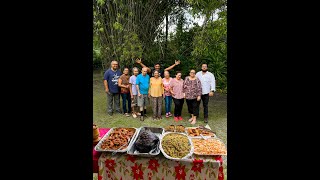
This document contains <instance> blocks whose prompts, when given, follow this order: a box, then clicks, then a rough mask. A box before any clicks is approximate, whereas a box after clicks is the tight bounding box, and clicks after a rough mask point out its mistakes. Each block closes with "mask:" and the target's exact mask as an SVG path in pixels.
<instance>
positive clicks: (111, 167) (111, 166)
mask: <svg viewBox="0 0 320 180" xmlns="http://www.w3.org/2000/svg"><path fill="white" fill-rule="evenodd" d="M105 165H106V167H107V168H108V169H109V170H110V171H113V172H115V171H114V167H115V165H116V163H115V162H114V160H113V159H106V161H105Z"/></svg>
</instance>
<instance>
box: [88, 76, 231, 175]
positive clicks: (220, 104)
mask: <svg viewBox="0 0 320 180" xmlns="http://www.w3.org/2000/svg"><path fill="white" fill-rule="evenodd" d="M120 107H122V106H121V105H120ZM173 109H174V104H172V107H171V112H172V113H173ZM164 110H165V109H164V103H163V108H162V112H163V113H162V114H164ZM147 115H148V118H146V119H145V120H144V121H140V120H139V118H136V119H135V118H133V117H132V116H130V117H126V116H124V115H121V114H116V113H115V114H114V115H113V116H109V115H108V114H107V97H106V93H105V92H104V86H103V75H102V73H101V72H100V71H94V74H93V122H94V123H95V124H97V125H98V127H109V128H111V127H141V126H149V127H165V126H168V125H170V124H174V125H177V124H181V125H183V126H185V127H191V126H192V125H191V124H190V123H189V122H188V119H189V114H188V111H187V104H186V102H185V103H184V105H183V110H182V117H183V118H184V120H183V121H179V122H175V121H174V120H173V117H170V118H168V119H167V118H165V117H164V116H163V119H162V120H158V121H154V120H152V118H151V117H152V109H151V106H150V105H149V106H148V107H147ZM208 121H209V122H208V125H209V126H210V127H211V129H212V130H213V131H215V132H216V133H217V136H218V137H219V138H220V139H221V140H222V141H223V142H224V143H225V144H226V145H227V95H225V94H218V93H216V94H215V96H214V97H210V100H209V118H208ZM199 125H205V123H204V122H203V108H202V105H201V106H200V118H198V120H197V123H196V124H195V125H193V126H199ZM224 168H225V179H227V178H226V177H227V171H226V170H227V159H226V158H225V157H224Z"/></svg>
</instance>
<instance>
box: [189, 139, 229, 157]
mask: <svg viewBox="0 0 320 180" xmlns="http://www.w3.org/2000/svg"><path fill="white" fill-rule="evenodd" d="M192 143H193V147H194V154H198V155H226V154H227V150H226V146H225V145H224V144H223V143H222V142H221V141H220V140H219V139H217V138H209V139H195V138H194V139H192Z"/></svg>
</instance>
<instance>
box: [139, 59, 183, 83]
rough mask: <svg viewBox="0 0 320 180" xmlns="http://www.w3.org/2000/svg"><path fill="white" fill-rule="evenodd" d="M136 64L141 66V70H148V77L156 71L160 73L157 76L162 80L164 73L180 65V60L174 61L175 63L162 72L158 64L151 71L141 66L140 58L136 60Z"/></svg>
mask: <svg viewBox="0 0 320 180" xmlns="http://www.w3.org/2000/svg"><path fill="white" fill-rule="evenodd" d="M136 63H137V64H140V65H141V66H142V68H144V67H146V68H148V74H150V76H153V72H154V71H156V70H157V71H158V72H159V73H160V74H159V75H160V76H161V78H163V77H164V71H169V70H171V69H173V68H174V67H175V66H177V65H179V64H180V60H175V63H174V64H173V65H171V66H169V67H167V68H165V69H164V70H163V69H161V66H160V64H159V63H156V64H155V65H154V69H152V70H151V68H149V67H147V66H146V65H144V64H142V62H141V58H140V59H139V58H137V59H136Z"/></svg>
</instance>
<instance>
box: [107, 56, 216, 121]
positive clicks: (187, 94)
mask: <svg viewBox="0 0 320 180" xmlns="http://www.w3.org/2000/svg"><path fill="white" fill-rule="evenodd" d="M136 63H137V64H139V65H141V67H142V69H141V73H140V74H139V69H138V68H137V67H134V68H132V76H130V75H129V69H128V68H124V69H123V72H122V73H121V71H120V70H119V68H118V67H119V64H118V62H117V61H112V62H111V68H110V69H108V70H107V71H106V72H105V74H104V86H105V92H106V93H107V103H108V114H109V115H110V116H112V115H113V101H114V103H115V111H116V112H118V113H123V114H124V115H126V116H130V113H131V114H132V116H133V117H134V118H137V117H138V116H140V120H144V118H145V117H146V113H147V104H148V103H149V102H148V101H149V99H151V102H152V110H153V119H154V120H156V119H162V99H164V101H165V113H166V114H165V117H166V118H169V117H171V116H172V114H171V104H172V100H173V102H174V112H173V116H174V120H175V121H180V120H183V118H182V115H181V112H182V108H183V104H184V99H186V103H187V106H188V112H189V114H190V119H189V122H190V123H191V124H195V123H196V121H197V117H199V106H200V102H201V101H202V102H203V110H204V111H203V112H204V122H205V123H208V103H209V96H213V95H214V92H215V90H216V85H215V77H214V75H213V74H212V73H211V72H208V66H207V64H202V67H201V71H199V72H197V73H196V71H195V70H194V69H191V70H190V72H189V76H187V77H186V78H185V79H184V80H183V79H182V78H181V75H182V74H181V72H180V71H177V72H176V73H175V77H174V78H172V77H170V73H169V71H170V70H171V69H173V68H174V67H175V66H177V65H179V64H180V61H179V60H176V61H175V63H174V64H173V65H172V66H170V67H168V68H166V69H164V70H161V66H160V64H159V63H157V64H155V65H154V69H153V70H151V68H149V67H147V66H145V65H144V64H143V63H142V61H141V59H137V60H136ZM120 95H121V98H122V112H121V110H120Z"/></svg>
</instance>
